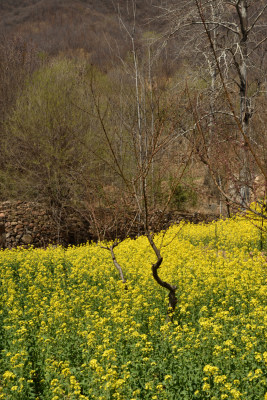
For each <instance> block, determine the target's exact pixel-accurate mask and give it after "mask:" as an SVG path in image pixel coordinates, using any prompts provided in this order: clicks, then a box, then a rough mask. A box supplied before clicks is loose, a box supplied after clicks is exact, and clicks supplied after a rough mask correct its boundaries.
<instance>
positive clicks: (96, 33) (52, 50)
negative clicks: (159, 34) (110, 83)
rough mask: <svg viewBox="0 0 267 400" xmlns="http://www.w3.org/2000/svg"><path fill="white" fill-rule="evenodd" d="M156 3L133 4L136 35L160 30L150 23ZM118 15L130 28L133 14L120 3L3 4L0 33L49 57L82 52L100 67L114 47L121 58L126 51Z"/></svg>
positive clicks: (20, 0)
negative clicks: (86, 53)
mask: <svg viewBox="0 0 267 400" xmlns="http://www.w3.org/2000/svg"><path fill="white" fill-rule="evenodd" d="M159 3H160V1H159V0H145V1H142V0H139V1H137V8H136V20H137V21H138V27H137V33H138V32H139V33H140V32H142V31H146V30H150V29H155V26H156V25H157V29H159V28H160V26H159V24H158V23H157V24H156V23H155V21H153V19H154V17H156V15H157V14H158V12H159V9H158V8H157V7H156V6H157V5H158V4H159ZM153 6H155V7H153ZM118 10H119V11H118ZM118 13H120V15H121V17H122V19H123V21H124V23H125V24H126V25H128V26H130V25H129V24H131V23H132V22H133V11H132V8H131V7H130V5H129V3H128V2H125V1H123V0H120V1H119V2H117V1H109V0H101V1H99V0H66V1H65V0H56V1H55V0H16V1H13V0H12V1H11V0H3V1H2V2H1V4H0V16H1V22H0V31H2V32H4V34H5V35H7V34H15V35H19V36H20V37H23V38H24V39H26V41H30V42H31V43H33V44H34V45H35V46H37V47H38V48H41V49H42V50H43V51H45V52H47V53H49V54H57V53H58V52H60V51H64V52H66V51H69V50H71V51H73V50H76V49H84V50H85V51H86V52H88V53H89V54H90V55H91V60H92V62H93V63H97V64H102V65H103V63H105V59H106V58H107V56H108V53H110V50H111V48H112V47H113V46H114V44H115V43H116V47H117V48H120V52H121V54H125V51H127V50H126V49H127V44H126V43H125V42H126V41H125V34H122V31H121V27H120V24H119V21H118V15H119V14H118Z"/></svg>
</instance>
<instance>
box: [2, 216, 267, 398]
mask: <svg viewBox="0 0 267 400" xmlns="http://www.w3.org/2000/svg"><path fill="white" fill-rule="evenodd" d="M155 240H156V242H157V244H158V246H162V247H161V253H162V255H163V263H162V267H161V269H160V270H159V274H160V276H161V277H162V279H164V280H166V281H168V282H170V283H171V284H175V285H176V286H177V287H178V289H177V297H178V306H177V310H176V312H175V315H174V319H173V322H172V323H171V322H167V321H166V307H167V304H168V299H167V292H166V291H165V290H164V289H163V288H161V287H160V286H158V285H157V283H156V282H155V281H154V280H153V277H152V274H151V265H152V263H153V262H154V261H155V255H154V254H153V252H152V250H151V248H150V247H149V244H148V241H147V238H146V237H139V238H138V239H136V240H130V239H128V240H125V241H124V242H122V243H121V244H120V245H119V246H118V247H116V249H115V253H116V256H117V259H118V262H119V263H120V265H121V266H122V267H123V271H124V274H125V276H126V278H127V289H126V288H125V285H124V284H123V283H122V282H121V281H120V279H119V276H118V273H117V271H116V269H115V268H114V266H113V264H112V260H111V258H110V255H109V253H108V252H107V251H105V250H103V249H101V247H99V246H98V245H96V244H88V245H84V246H79V247H70V248H68V249H64V248H61V247H58V248H48V249H28V250H25V249H17V250H12V251H10V250H5V251H1V252H0V305H1V308H0V351H1V357H0V399H10V400H26V399H29V400H31V399H35V400H38V399H39V400H61V399H62V400H63V399H65V400H82V399H83V400H85V399H87V400H91V399H97V400H108V399H117V400H139V399H147V400H151V399H152V400H180V399H181V400H191V399H201V400H203V399H210V400H224V399H244V400H263V399H264V398H265V399H266V398H267V395H266V394H265V392H267V390H266V377H265V376H264V371H266V363H267V352H266V348H265V340H266V338H265V336H264V333H265V331H266V304H265V301H266V259H265V255H264V253H263V252H260V251H259V250H258V240H259V231H258V229H257V228H256V227H254V226H253V225H252V224H251V223H249V222H248V221H246V220H243V219H242V218H236V219H233V220H226V221H218V222H216V223H212V224H209V225H197V226H196V225H191V224H185V225H184V226H182V225H180V226H173V227H171V228H170V229H169V230H168V231H167V232H166V233H165V234H163V233H160V234H158V235H157V236H156V238H155Z"/></svg>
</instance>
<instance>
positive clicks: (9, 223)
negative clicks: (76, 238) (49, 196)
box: [0, 201, 62, 248]
mask: <svg viewBox="0 0 267 400" xmlns="http://www.w3.org/2000/svg"><path fill="white" fill-rule="evenodd" d="M1 224H2V226H3V225H4V227H5V247H7V248H13V247H17V246H29V245H33V246H34V247H46V246H47V245H49V244H58V243H61V242H62V237H60V236H59V235H58V229H57V227H56V224H55V222H54V221H53V219H52V217H51V215H50V214H49V212H48V211H47V210H46V209H45V207H44V206H43V205H42V204H39V203H34V202H22V201H15V202H11V201H5V202H3V203H0V225H1ZM0 230H1V228H0ZM1 247H4V246H3V244H2V246H1Z"/></svg>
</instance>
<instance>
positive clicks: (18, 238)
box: [0, 201, 218, 248]
mask: <svg viewBox="0 0 267 400" xmlns="http://www.w3.org/2000/svg"><path fill="white" fill-rule="evenodd" d="M98 213H99V216H98V218H101V222H102V224H103V225H104V226H105V237H106V239H108V240H112V239H115V238H119V239H123V238H124V237H125V231H127V235H129V236H130V237H136V236H138V235H140V234H142V233H143V232H142V229H140V226H139V224H138V222H137V221H135V218H134V215H135V214H133V215H132V214H131V213H129V215H127V216H125V215H121V220H118V221H117V223H116V224H115V223H114V221H112V220H111V218H112V213H110V212H109V210H107V209H105V210H103V209H99V210H98ZM217 218H218V215H216V214H211V213H208V214H203V213H198V212H194V213H189V212H177V211H169V212H167V213H166V212H165V213H164V214H163V215H162V213H161V212H160V211H158V212H155V213H154V215H153V220H152V225H151V227H150V229H151V230H153V231H160V230H162V229H166V228H167V227H168V226H170V225H171V224H173V223H178V222H180V221H182V220H185V221H190V222H193V223H199V222H210V221H212V220H214V219H217ZM57 221H58V218H56V216H55V215H53V213H52V210H51V209H48V208H47V207H46V206H45V205H44V204H40V203H36V202H22V201H13V202H11V201H6V202H2V203H0V248H4V247H6V248H14V247H18V246H31V245H32V246H34V247H47V246H48V245H49V244H52V245H58V244H61V245H63V246H67V245H70V244H73V245H77V244H80V243H85V242H87V241H88V240H97V235H96V232H93V229H92V230H90V226H89V224H88V222H87V221H86V220H85V219H84V218H82V217H81V215H80V214H78V213H77V212H75V211H73V210H72V209H68V210H64V215H63V214H62V215H61V220H60V223H59V222H57ZM134 221H135V223H134ZM128 226H130V227H131V229H130V231H129V232H128V230H127V227H128Z"/></svg>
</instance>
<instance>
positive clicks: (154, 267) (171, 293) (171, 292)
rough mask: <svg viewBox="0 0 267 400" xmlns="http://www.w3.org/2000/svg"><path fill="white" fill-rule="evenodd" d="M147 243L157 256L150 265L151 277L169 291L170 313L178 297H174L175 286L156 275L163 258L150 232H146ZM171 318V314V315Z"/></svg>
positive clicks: (173, 309)
mask: <svg viewBox="0 0 267 400" xmlns="http://www.w3.org/2000/svg"><path fill="white" fill-rule="evenodd" d="M146 236H147V238H148V241H149V244H150V246H151V247H152V249H153V251H154V253H155V254H156V256H157V262H156V263H155V264H153V265H152V274H153V278H154V279H155V281H156V282H157V283H158V284H159V285H160V286H161V287H163V288H165V289H167V290H168V291H169V309H168V313H170V309H171V313H173V312H174V311H175V308H176V304H177V302H178V299H177V297H176V290H177V287H176V286H174V285H171V284H170V283H168V282H165V281H163V280H162V279H161V278H160V277H159V275H158V270H159V268H160V266H161V264H162V261H163V258H162V256H161V254H160V251H159V249H158V248H157V246H156V244H155V242H154V240H153V238H152V236H151V234H150V233H147V234H146ZM171 320H172V316H171Z"/></svg>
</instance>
